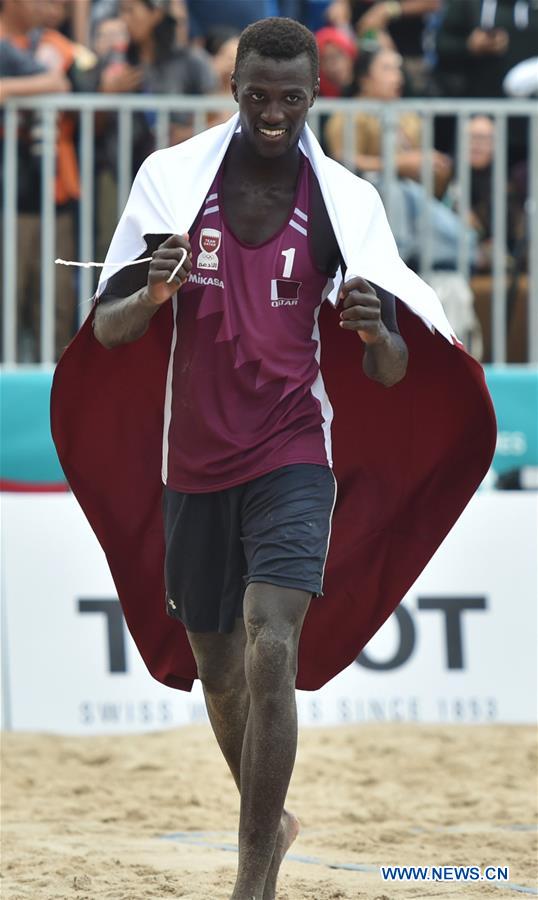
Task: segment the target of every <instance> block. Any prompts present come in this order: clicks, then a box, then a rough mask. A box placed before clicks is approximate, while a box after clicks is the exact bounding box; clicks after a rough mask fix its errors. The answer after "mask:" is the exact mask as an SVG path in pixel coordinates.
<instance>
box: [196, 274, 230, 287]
mask: <svg viewBox="0 0 538 900" xmlns="http://www.w3.org/2000/svg"><path fill="white" fill-rule="evenodd" d="M189 282H190V283H191V284H203V285H204V287H219V288H222V289H223V290H224V282H223V281H222V279H221V278H212V277H211V275H198V272H190V273H189Z"/></svg>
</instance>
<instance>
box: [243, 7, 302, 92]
mask: <svg viewBox="0 0 538 900" xmlns="http://www.w3.org/2000/svg"><path fill="white" fill-rule="evenodd" d="M250 53H258V54H259V55H260V56H267V57H269V58H270V59H295V57H297V56H301V55H302V54H303V53H306V55H307V56H308V59H309V62H310V68H311V69H312V80H313V81H314V83H315V82H316V81H317V79H318V76H319V55H318V48H317V44H316V39H315V38H314V35H313V34H312V32H311V31H309V29H308V28H305V26H304V25H301V23H300V22H296V21H295V19H286V18H284V17H277V16H273V17H270V18H267V19H260V20H259V21H258V22H253V23H252V25H248V26H247V28H245V30H244V31H243V32H242V33H241V37H240V38H239V46H238V48H237V56H236V58H235V73H234V74H235V75H236V76H237V73H238V72H239V70H240V69H241V66H242V65H243V63H244V61H245V59H246V58H247V56H248V55H249V54H250Z"/></svg>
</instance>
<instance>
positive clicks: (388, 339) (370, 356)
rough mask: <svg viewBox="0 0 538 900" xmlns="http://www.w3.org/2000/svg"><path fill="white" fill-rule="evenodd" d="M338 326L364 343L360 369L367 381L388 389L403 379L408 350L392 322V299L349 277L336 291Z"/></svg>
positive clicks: (382, 291) (393, 302)
mask: <svg viewBox="0 0 538 900" xmlns="http://www.w3.org/2000/svg"><path fill="white" fill-rule="evenodd" d="M339 296H340V299H342V300H343V301H344V302H343V309H342V312H341V313H340V323H339V324H340V327H341V328H344V329H346V330H347V331H356V332H357V333H358V335H359V337H360V339H361V340H362V341H363V343H364V344H365V348H364V357H363V363H362V366H363V370H364V373H365V375H367V376H368V378H371V379H372V380H373V381H379V383H380V384H383V385H384V386H385V387H392V385H393V384H397V383H398V382H399V381H401V380H402V378H403V377H404V376H405V373H406V371H407V362H408V356H409V355H408V351H407V345H406V343H405V341H404V339H403V338H402V336H401V334H400V332H399V329H398V322H397V321H396V303H395V300H394V296H393V295H392V294H388V293H387V292H386V291H384V290H382V288H377V291H376V290H375V289H374V288H373V287H372V285H371V284H370V283H369V282H368V281H366V280H365V279H364V278H351V279H350V280H349V281H346V282H345V284H344V285H343V286H342V289H341V290H340V295H339Z"/></svg>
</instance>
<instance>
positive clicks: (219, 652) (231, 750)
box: [188, 618, 299, 900]
mask: <svg viewBox="0 0 538 900" xmlns="http://www.w3.org/2000/svg"><path fill="white" fill-rule="evenodd" d="M188 637H189V641H190V644H191V647H192V650H193V653H194V657H195V659H196V663H197V668H198V675H199V677H200V680H201V682H202V687H203V691H204V697H205V701H206V707H207V712H208V716H209V720H210V722H211V726H212V728H213V732H214V734H215V737H216V739H217V743H218V745H219V747H220V749H221V751H222V754H223V756H224V758H225V759H226V762H227V763H228V766H229V768H230V771H231V773H232V776H233V778H234V781H235V783H236V785H237V788H238V790H239V791H241V755H242V750H243V742H244V737H245V730H246V726H247V720H248V713H249V706H250V694H249V690H248V686H247V682H246V677H245V648H246V643H247V638H246V631H245V626H244V622H243V619H242V618H238V619H237V620H236V624H235V628H234V631H233V632H232V633H231V634H216V633H214V632H203V633H200V632H188ZM298 832H299V822H298V820H297V818H296V817H295V816H294V815H293V814H292V813H290V812H288V811H287V810H283V812H282V817H281V822H280V827H279V829H278V833H277V839H276V844H275V850H274V853H273V857H272V859H271V863H270V866H269V872H268V875H267V879H266V886H265V889H264V893H263V900H274V897H275V890H276V881H277V876H278V871H279V869H280V865H281V863H282V860H283V858H284V856H285V854H286V851H287V850H288V848H289V847H290V845H291V844H292V843H293V841H294V840H295V838H296V836H297V834H298Z"/></svg>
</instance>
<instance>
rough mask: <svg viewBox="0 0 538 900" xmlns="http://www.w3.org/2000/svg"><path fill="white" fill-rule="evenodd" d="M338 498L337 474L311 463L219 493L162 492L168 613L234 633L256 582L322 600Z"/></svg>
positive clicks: (191, 626) (192, 625)
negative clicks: (248, 592) (247, 593)
mask: <svg viewBox="0 0 538 900" xmlns="http://www.w3.org/2000/svg"><path fill="white" fill-rule="evenodd" d="M335 497H336V482H335V480H334V476H333V474H332V470H331V469H330V468H328V467H327V466H319V465H313V464H310V463H299V464H295V465H289V466H283V467H282V468H280V469H275V470H274V471H273V472H269V473H268V474H267V475H262V476H260V477H259V478H255V479H253V480H252V481H248V482H246V483H244V484H239V485H237V486H235V487H231V488H227V489H226V490H222V491H215V492H214V493H207V494H205V493H204V494H186V493H183V492H179V491H173V490H170V489H169V488H167V487H165V488H164V497H163V510H164V534H165V541H166V557H165V583H166V611H167V613H168V614H169V615H170V616H172V617H174V618H177V619H180V620H181V621H182V622H183V624H184V625H185V627H186V628H187V629H188V630H189V631H218V632H231V631H233V629H234V625H235V620H236V618H237V617H238V616H241V615H242V612H243V595H244V592H245V588H246V585H247V584H250V583H251V582H255V581H258V582H259V581H263V582H266V583H268V584H275V585H280V586H281V587H287V588H296V589H299V590H301V591H307V592H308V593H310V594H317V595H320V594H321V593H322V583H323V570H324V567H325V560H326V557H327V551H328V547H329V538H330V532H331V517H332V512H333V508H334V502H335Z"/></svg>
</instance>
